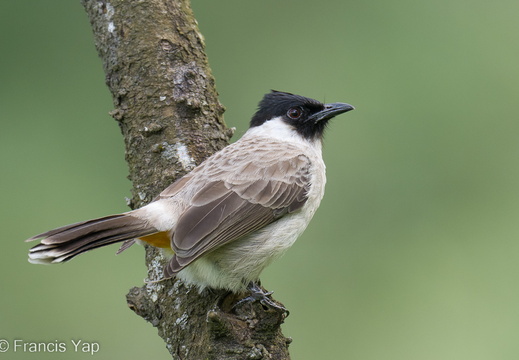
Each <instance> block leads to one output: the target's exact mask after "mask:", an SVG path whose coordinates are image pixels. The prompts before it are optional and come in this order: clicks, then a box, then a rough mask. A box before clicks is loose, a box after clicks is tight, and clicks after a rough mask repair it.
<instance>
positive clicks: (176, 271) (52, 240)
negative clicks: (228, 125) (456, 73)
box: [26, 90, 354, 295]
mask: <svg viewBox="0 0 519 360" xmlns="http://www.w3.org/2000/svg"><path fill="white" fill-rule="evenodd" d="M353 109H354V107H353V106H352V105H350V104H347V103H338V102H337V103H329V104H324V103H321V102H320V101H317V100H314V99H311V98H307V97H304V96H300V95H295V94H292V93H288V92H282V91H276V90H272V91H270V92H269V93H267V94H266V95H265V96H264V97H263V99H262V100H261V101H260V102H259V104H258V108H257V111H256V112H255V114H254V115H253V116H252V119H251V120H250V127H249V129H248V130H247V131H246V132H245V133H244V135H243V136H242V137H241V138H240V139H239V140H237V141H236V142H234V143H232V144H230V145H228V146H226V147H224V148H223V149H222V150H220V151H219V152H216V153H215V154H213V155H212V156H210V157H208V158H207V159H206V160H205V161H203V162H202V163H201V164H200V165H198V166H197V167H195V168H194V169H193V170H192V171H191V172H189V173H187V174H186V175H184V176H183V177H181V178H180V179H178V180H176V181H175V182H173V183H172V184H171V185H170V186H169V187H167V188H166V189H165V190H164V191H162V192H161V193H160V194H159V195H158V196H157V197H156V198H155V199H154V200H153V201H152V202H150V203H149V204H147V205H145V206H143V207H141V208H138V209H135V210H132V211H128V212H124V213H121V214H115V215H109V216H105V217H101V218H97V219H93V220H87V221H82V222H78V223H74V224H71V225H67V226H63V227H60V228H57V229H54V230H50V231H47V232H44V233H41V234H38V235H36V236H33V237H31V238H29V239H27V240H26V241H35V240H39V243H38V244H37V245H35V246H33V247H32V248H31V249H30V250H29V262H31V263H35V264H51V263H62V262H66V261H68V260H70V259H72V258H74V257H75V256H77V255H79V254H82V253H85V252H87V251H90V250H92V249H95V248H99V247H102V246H106V245H109V244H113V243H118V242H123V244H122V246H121V248H120V250H119V251H118V253H119V252H121V251H123V250H125V249H127V248H128V247H129V246H131V245H133V244H134V243H135V242H139V243H147V244H150V245H152V246H155V247H158V248H161V249H163V250H164V253H165V254H166V256H167V259H168V261H167V264H166V265H165V267H164V272H163V279H168V278H173V277H177V278H179V279H181V280H182V281H183V282H184V283H187V284H192V285H195V286H197V287H198V288H199V290H200V291H203V290H204V289H206V288H211V289H224V290H227V291H230V292H231V293H239V292H242V291H245V290H246V289H253V288H255V287H256V288H257V285H255V284H257V283H258V281H259V276H260V273H261V272H262V270H264V269H265V267H267V266H268V265H269V264H270V263H271V262H272V261H274V260H275V259H277V258H279V257H280V256H281V255H283V254H284V253H285V251H286V250H287V249H288V248H290V247H291V246H292V245H293V244H294V242H295V241H296V239H297V238H298V237H299V236H300V235H301V234H302V233H303V231H304V230H305V229H306V227H307V225H308V224H309V222H310V220H311V219H312V217H313V215H314V213H315V212H316V210H317V208H318V207H319V204H320V202H321V199H322V198H323V195H324V188H325V183H326V175H325V164H324V161H323V157H322V140H323V134H324V131H325V129H326V127H327V125H328V123H329V121H330V120H331V119H332V118H333V117H335V116H337V115H339V114H342V113H345V112H347V111H350V110H353ZM251 284H252V285H251ZM267 295H268V294H267Z"/></svg>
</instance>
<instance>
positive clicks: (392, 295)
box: [0, 0, 519, 360]
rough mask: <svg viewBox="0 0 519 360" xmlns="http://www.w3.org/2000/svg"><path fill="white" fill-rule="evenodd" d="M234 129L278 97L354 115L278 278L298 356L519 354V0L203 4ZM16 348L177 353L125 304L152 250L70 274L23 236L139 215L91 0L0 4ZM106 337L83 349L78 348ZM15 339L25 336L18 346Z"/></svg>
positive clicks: (333, 131)
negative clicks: (61, 345) (60, 345)
mask: <svg viewBox="0 0 519 360" xmlns="http://www.w3.org/2000/svg"><path fill="white" fill-rule="evenodd" d="M193 8H194V10H195V14H196V17H197V19H198V21H199V25H200V28H201V31H202V33H203V34H204V35H205V38H206V44H207V52H208V55H209V61H210V63H211V66H212V69H213V72H214V75H215V77H216V84H217V88H218V91H219V93H220V96H221V97H220V99H221V102H222V103H223V104H224V105H225V106H226V107H227V109H228V110H227V112H226V114H225V119H226V122H227V124H228V126H235V127H236V128H237V132H236V138H238V137H240V136H241V135H242V134H243V132H244V131H245V130H246V128H247V122H248V119H249V118H250V116H251V114H252V113H253V111H254V110H255V107H256V104H257V102H258V101H259V99H260V98H261V96H262V95H263V94H264V93H265V92H267V91H268V90H269V89H271V88H272V89H278V90H285V91H291V92H295V93H298V94H301V95H306V96H309V97H314V98H317V99H320V100H324V101H329V102H334V101H344V102H349V103H351V104H354V105H355V106H356V107H357V110H355V111H354V112H352V113H348V114H347V115H344V116H340V117H339V118H337V119H335V120H334V121H333V124H332V125H331V127H330V129H329V131H328V132H327V134H326V135H327V136H326V144H325V145H326V146H325V149H324V156H325V160H326V162H327V165H328V177H329V178H328V185H327V193H326V195H325V198H324V200H323V203H322V205H321V208H320V210H319V211H318V213H317V214H316V216H315V218H314V221H313V223H312V224H311V225H310V227H309V228H308V230H307V231H306V233H305V234H304V236H302V237H301V238H300V239H299V241H298V242H297V243H296V245H295V246H294V247H293V248H292V249H291V250H290V251H289V252H288V253H287V255H286V256H285V257H284V258H283V259H281V260H280V261H278V262H277V263H275V264H274V265H272V266H271V267H270V268H269V269H267V270H266V271H265V273H264V275H263V277H262V280H263V284H264V285H265V286H266V287H267V288H268V289H270V290H274V291H275V296H276V299H278V300H280V301H282V302H283V303H284V304H285V305H286V306H287V307H288V308H289V309H290V311H291V315H290V317H289V318H288V319H287V321H286V324H285V325H284V333H285V335H287V336H290V337H293V339H294V341H293V344H292V345H291V347H290V349H291V354H292V357H293V359H298V360H299V359H355V360H357V359H362V360H379V359H395V360H404V359H410V360H411V359H412V360H415V359H420V360H428V359H431V360H437V359H442V360H446V359H456V360H459V359H470V360H478V359H481V360H488V359H493V360H495V359H518V358H519V286H518V285H519V241H518V237H519V141H518V139H519V121H518V120H519V119H518V115H517V113H518V111H517V108H518V103H519V37H518V36H519V21H518V20H517V14H518V13H519V2H517V1H510V0H497V1H492V2H489V1H483V0H473V1H469V0H448V1H447V0H437V1H410V0H395V1H381V0H379V1H360V0H350V1H344V0H330V1H326V2H319V1H308V0H304V1H303V0H300V1H274V0H265V1H255V2H252V1H243V0H241V1H239V0H232V1H231V0H229V1H210V0H194V1H193ZM0 49H1V55H0V121H1V129H0V164H1V169H2V170H1V177H0V182H1V183H0V185H1V190H2V195H1V202H2V206H1V208H0V211H1V219H2V229H1V230H2V251H1V252H0V266H1V275H0V292H1V295H0V339H6V340H8V341H9V342H12V341H13V340H14V339H22V340H24V341H26V342H30V341H43V342H55V341H64V342H66V343H67V344H68V351H67V352H65V353H51V354H45V353H38V354H37V355H36V354H30V353H23V352H21V351H20V350H19V351H17V352H16V353H15V352H13V351H12V349H10V350H9V351H8V352H7V353H5V354H2V353H0V359H2V358H5V359H7V358H9V359H29V358H30V359H34V358H38V359H79V358H95V359H139V358H154V359H167V358H168V357H169V355H168V352H167V350H166V348H165V346H164V344H163V342H162V340H161V339H160V338H159V337H158V336H157V335H156V330H155V329H154V328H153V327H152V326H151V325H150V324H147V323H145V322H144V321H143V320H142V319H141V318H139V317H137V316H135V315H134V314H133V313H132V312H131V311H130V310H128V309H127V307H126V302H125V295H126V293H127V291H128V289H129V288H130V287H132V286H136V285H138V286H140V285H141V284H142V281H143V279H144V277H145V276H146V269H145V267H144V265H143V250H142V248H138V247H136V248H132V249H131V250H129V251H128V252H126V253H125V254H124V255H121V256H118V257H114V252H115V251H116V248H117V246H113V247H110V248H105V249H101V250H98V251H96V252H95V253H90V254H88V255H85V256H82V257H79V258H77V259H76V260H75V261H73V262H71V263H69V264H65V265H61V266H48V267H44V266H35V265H30V264H28V263H27V261H26V253H27V250H28V248H29V246H30V245H29V244H26V243H24V242H23V239H25V238H27V237H29V236H32V235H34V234H35V233H38V232H41V231H44V230H48V229H50V228H53V227H56V226H59V225H64V224H67V223H70V222H75V221H79V220H84V219H87V218H91V217H97V216H102V215H106V214H110V213H114V212H120V211H125V210H126V209H127V208H126V204H125V197H126V196H129V194H130V192H129V189H130V186H131V185H130V183H129V181H128V180H127V179H126V175H127V168H126V164H125V162H124V149H123V143H122V138H121V135H120V132H119V129H118V126H117V124H116V122H115V121H113V120H112V119H111V118H110V117H109V116H108V112H109V111H110V110H111V109H112V104H111V97H110V94H109V92H108V90H107V89H106V87H105V85H104V74H103V71H102V66H101V61H100V60H99V59H98V58H97V54H96V51H95V48H94V45H93V40H92V35H91V30H90V27H89V22H88V19H87V17H86V15H85V14H84V12H83V9H82V7H81V5H80V4H79V1H71V0H59V1H58V0H55V1H37V0H3V1H1V2H0ZM72 339H73V340H83V341H85V342H99V343H100V345H101V348H100V351H99V352H98V353H97V354H95V356H94V357H92V356H91V355H89V354H81V353H78V354H76V353H74V352H73V351H72V349H71V348H72V346H71V345H70V340H72ZM11 345H12V343H11Z"/></svg>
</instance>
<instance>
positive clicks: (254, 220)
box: [165, 144, 312, 277]
mask: <svg viewBox="0 0 519 360" xmlns="http://www.w3.org/2000/svg"><path fill="white" fill-rule="evenodd" d="M270 150H271V151H269V153H270V156H266V155H268V154H266V155H265V156H262V153H261V151H260V154H258V153H256V154H255V156H243V155H246V154H243V153H242V152H240V154H239V155H240V156H241V158H240V159H234V160H233V159H232V155H231V156H229V157H228V158H226V160H229V161H228V162H227V166H226V165H225V164H223V162H222V161H220V160H218V159H211V160H215V161H212V162H210V163H208V164H205V166H204V167H203V168H201V170H200V171H201V172H203V174H205V175H206V176H203V177H204V178H206V179H205V181H201V182H202V183H203V184H204V185H203V186H202V187H201V188H200V189H199V190H198V191H197V192H196V194H195V196H193V197H192V199H191V201H190V204H189V206H188V207H187V209H186V211H185V212H184V213H183V214H182V215H181V217H180V218H179V220H178V223H177V225H176V228H175V233H174V234H173V237H172V240H171V245H172V248H173V250H174V251H175V256H174V258H173V259H172V260H171V261H170V263H169V264H168V266H167V267H166V269H165V275H166V276H167V277H171V276H174V275H175V274H176V273H178V272H179V271H180V270H182V269H183V268H184V267H185V266H187V265H189V264H190V263H191V262H193V261H194V260H196V259H197V258H199V257H200V256H202V255H204V254H205V253H207V252H209V251H211V250H214V249H215V248H217V247H219V246H222V245H223V244H226V243H229V242H231V241H233V240H236V239H239V238H240V237H242V236H245V235H247V234H250V233H251V232H253V231H256V230H258V229H260V228H262V227H264V226H266V225H268V224H270V223H271V222H273V221H275V220H277V219H279V218H280V217H282V216H283V215H285V214H287V213H291V212H294V211H296V210H298V209H300V208H301V207H302V206H303V205H304V203H305V202H306V200H307V192H308V190H309V187H310V180H311V179H310V167H311V165H312V164H311V162H310V160H309V159H308V157H306V156H305V155H302V154H301V153H300V152H295V153H294V152H292V153H288V154H287V153H286V152H285V153H283V152H279V153H276V152H275V151H274V152H272V149H270ZM283 150H286V144H285V148H284V149H283ZM222 155H224V154H222ZM245 159H248V160H245ZM222 164H223V165H222ZM193 176H194V178H193V179H192V180H193V181H196V180H197V179H196V177H198V176H200V177H202V175H199V174H196V173H195V174H193Z"/></svg>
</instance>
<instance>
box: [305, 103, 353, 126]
mask: <svg viewBox="0 0 519 360" xmlns="http://www.w3.org/2000/svg"><path fill="white" fill-rule="evenodd" d="M354 109H355V108H354V107H353V106H352V105H350V104H346V103H332V104H324V110H321V111H319V112H318V113H315V114H313V115H312V116H311V117H309V118H308V120H309V121H313V122H314V123H317V122H319V121H323V120H330V119H331V118H333V117H335V116H337V115H339V114H342V113H345V112H347V111H351V110H354Z"/></svg>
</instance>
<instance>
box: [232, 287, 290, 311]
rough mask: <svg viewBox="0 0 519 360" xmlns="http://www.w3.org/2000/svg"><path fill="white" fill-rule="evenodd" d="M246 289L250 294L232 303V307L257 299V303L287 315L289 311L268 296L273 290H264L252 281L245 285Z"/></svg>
mask: <svg viewBox="0 0 519 360" xmlns="http://www.w3.org/2000/svg"><path fill="white" fill-rule="evenodd" d="M247 290H249V291H250V295H249V296H247V297H245V298H243V299H241V300H240V301H238V302H237V303H236V304H234V306H233V308H235V307H237V306H238V305H242V304H244V303H247V302H255V301H259V303H260V304H261V305H263V306H266V307H269V308H272V309H275V310H277V311H280V312H283V313H286V316H288V315H289V311H288V310H287V309H286V308H285V307H284V306H282V305H280V304H277V303H276V302H274V301H273V300H272V299H270V298H269V296H270V295H272V294H273V291H265V290H263V289H262V288H261V286H259V285H258V284H257V283H256V282H254V281H252V282H250V283H249V285H248V286H247Z"/></svg>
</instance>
